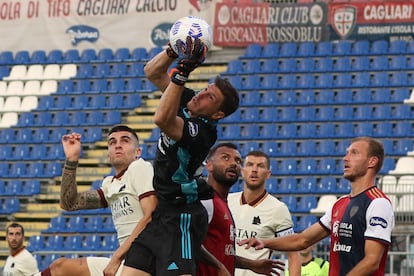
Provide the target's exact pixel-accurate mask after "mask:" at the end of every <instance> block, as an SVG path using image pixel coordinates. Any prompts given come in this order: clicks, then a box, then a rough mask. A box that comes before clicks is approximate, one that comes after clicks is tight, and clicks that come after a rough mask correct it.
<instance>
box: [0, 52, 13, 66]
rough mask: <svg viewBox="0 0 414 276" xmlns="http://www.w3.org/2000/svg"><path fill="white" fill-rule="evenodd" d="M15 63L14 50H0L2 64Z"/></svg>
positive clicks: (0, 62)
mask: <svg viewBox="0 0 414 276" xmlns="http://www.w3.org/2000/svg"><path fill="white" fill-rule="evenodd" d="M13 63H14V58H13V52H12V51H1V52H0V64H1V65H11V64H13Z"/></svg>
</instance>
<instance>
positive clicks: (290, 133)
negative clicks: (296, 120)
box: [276, 124, 297, 138]
mask: <svg viewBox="0 0 414 276" xmlns="http://www.w3.org/2000/svg"><path fill="white" fill-rule="evenodd" d="M276 134H277V135H278V136H279V137H281V138H294V137H296V136H297V127H296V124H282V125H281V126H280V127H279V131H278V132H277V133H276Z"/></svg>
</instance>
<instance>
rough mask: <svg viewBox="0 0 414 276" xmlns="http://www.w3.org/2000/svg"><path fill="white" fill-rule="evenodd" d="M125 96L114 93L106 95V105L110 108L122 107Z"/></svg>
mask: <svg viewBox="0 0 414 276" xmlns="http://www.w3.org/2000/svg"><path fill="white" fill-rule="evenodd" d="M122 98H123V96H122V95H121V94H113V95H110V96H108V97H106V103H105V107H106V108H110V109H117V108H122V102H123V99H122Z"/></svg>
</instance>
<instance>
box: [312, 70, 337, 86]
mask: <svg viewBox="0 0 414 276" xmlns="http://www.w3.org/2000/svg"><path fill="white" fill-rule="evenodd" d="M333 84H334V76H333V75H332V74H329V73H325V74H320V75H318V76H317V77H316V79H315V87H316V88H321V89H326V88H330V87H332V86H333Z"/></svg>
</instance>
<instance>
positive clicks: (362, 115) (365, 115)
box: [353, 105, 373, 121]
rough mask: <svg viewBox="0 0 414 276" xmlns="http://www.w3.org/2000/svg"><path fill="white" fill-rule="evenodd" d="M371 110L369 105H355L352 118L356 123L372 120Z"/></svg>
mask: <svg viewBox="0 0 414 276" xmlns="http://www.w3.org/2000/svg"><path fill="white" fill-rule="evenodd" d="M372 109H373V108H372V107H371V105H356V106H355V107H354V115H353V117H354V118H355V119H356V120H358V121H359V120H369V119H371V118H372Z"/></svg>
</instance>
